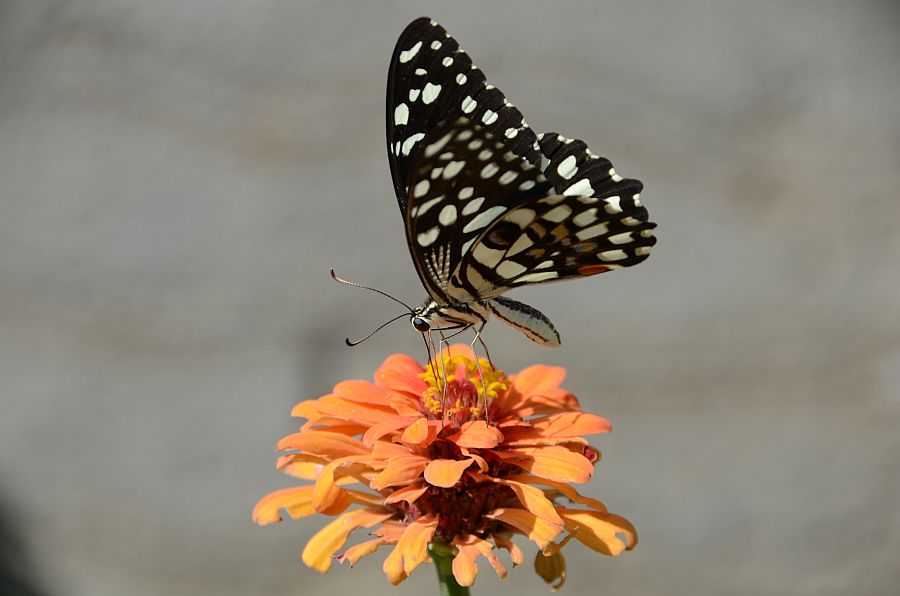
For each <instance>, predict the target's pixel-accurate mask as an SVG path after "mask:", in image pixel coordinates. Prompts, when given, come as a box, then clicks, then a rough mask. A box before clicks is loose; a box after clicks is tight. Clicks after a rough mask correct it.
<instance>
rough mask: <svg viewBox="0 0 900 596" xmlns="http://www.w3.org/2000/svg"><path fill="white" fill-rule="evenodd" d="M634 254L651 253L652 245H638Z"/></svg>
mask: <svg viewBox="0 0 900 596" xmlns="http://www.w3.org/2000/svg"><path fill="white" fill-rule="evenodd" d="M634 254H636V255H639V256H644V255H649V254H650V247H649V246H638V247H637V248H635V249H634Z"/></svg>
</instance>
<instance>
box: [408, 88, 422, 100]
mask: <svg viewBox="0 0 900 596" xmlns="http://www.w3.org/2000/svg"><path fill="white" fill-rule="evenodd" d="M419 93H421V90H420V89H410V90H409V101H416V99H417V98H418V97H419Z"/></svg>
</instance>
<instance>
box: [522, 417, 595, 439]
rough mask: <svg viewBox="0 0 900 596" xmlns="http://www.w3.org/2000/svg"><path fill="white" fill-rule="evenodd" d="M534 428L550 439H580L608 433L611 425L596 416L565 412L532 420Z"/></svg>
mask: <svg viewBox="0 0 900 596" xmlns="http://www.w3.org/2000/svg"><path fill="white" fill-rule="evenodd" d="M531 424H532V426H533V427H534V428H537V429H540V430H542V431H543V434H544V435H545V436H550V437H581V436H584V435H594V434H599V433H608V432H609V431H611V430H612V423H611V422H610V421H609V420H607V419H606V418H604V417H603V416H598V415H596V414H589V413H587V412H567V413H564V414H552V415H550V416H547V417H546V418H539V419H537V420H532V421H531Z"/></svg>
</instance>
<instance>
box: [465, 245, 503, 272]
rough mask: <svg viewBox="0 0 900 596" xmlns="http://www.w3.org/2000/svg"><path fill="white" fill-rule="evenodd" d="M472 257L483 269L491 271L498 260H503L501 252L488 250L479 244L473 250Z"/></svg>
mask: <svg viewBox="0 0 900 596" xmlns="http://www.w3.org/2000/svg"><path fill="white" fill-rule="evenodd" d="M472 256H473V257H475V260H476V261H478V262H479V263H481V264H482V265H484V266H485V267H488V268H490V269H493V268H494V266H495V265H496V264H497V263H499V262H500V259H502V258H503V251H502V250H497V249H494V248H489V247H487V246H485V245H484V244H479V245H478V246H476V247H475V250H473V251H472Z"/></svg>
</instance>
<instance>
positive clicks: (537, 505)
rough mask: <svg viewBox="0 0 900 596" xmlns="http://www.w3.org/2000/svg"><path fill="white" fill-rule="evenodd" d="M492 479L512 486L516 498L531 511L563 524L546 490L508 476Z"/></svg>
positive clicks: (543, 517) (550, 520)
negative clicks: (545, 493) (510, 478)
mask: <svg viewBox="0 0 900 596" xmlns="http://www.w3.org/2000/svg"><path fill="white" fill-rule="evenodd" d="M492 480H493V481H494V482H496V483H497V484H503V485H505V486H508V487H510V488H511V489H512V490H513V492H514V493H515V494H516V498H517V499H519V503H521V504H522V506H523V507H525V509H527V510H528V511H530V512H531V513H533V514H535V515H536V516H538V517H540V518H542V519H545V520H547V521H549V522H552V523H554V524H557V525H560V526H561V525H563V520H562V518H561V517H560V516H559V514H558V513H557V512H556V508H555V507H554V506H553V502H552V501H551V500H550V499H548V498H547V497H546V495H544V491H542V490H541V489H539V488H537V487H535V486H531V485H528V484H525V483H523V482H516V481H514V480H509V479H507V478H492Z"/></svg>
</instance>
